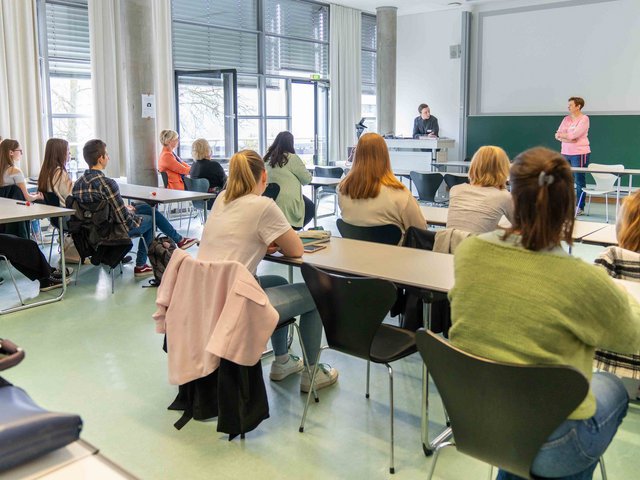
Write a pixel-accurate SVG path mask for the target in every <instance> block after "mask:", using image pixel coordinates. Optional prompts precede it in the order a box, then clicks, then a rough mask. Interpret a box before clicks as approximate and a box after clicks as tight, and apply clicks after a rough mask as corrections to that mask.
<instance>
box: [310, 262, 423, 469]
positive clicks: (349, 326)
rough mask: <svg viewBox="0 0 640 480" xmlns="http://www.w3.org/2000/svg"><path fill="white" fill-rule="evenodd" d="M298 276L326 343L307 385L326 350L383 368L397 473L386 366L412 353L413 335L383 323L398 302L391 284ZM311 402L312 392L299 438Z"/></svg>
mask: <svg viewBox="0 0 640 480" xmlns="http://www.w3.org/2000/svg"><path fill="white" fill-rule="evenodd" d="M301 271H302V277H303V278H304V281H305V282H306V284H307V287H308V288H309V291H310V292H311V296H312V297H313V300H314V302H315V304H316V307H317V308H318V312H319V313H320V319H321V320H322V325H323V326H324V332H325V335H326V338H327V343H328V345H327V346H324V347H322V348H321V349H320V352H318V358H317V359H316V361H315V368H314V371H313V375H312V377H311V384H312V385H313V384H314V382H315V377H316V374H317V372H318V365H319V364H320V357H321V355H322V352H323V351H324V350H326V349H328V348H330V349H332V350H336V351H338V352H341V353H345V354H347V355H352V356H354V357H357V358H361V359H363V360H367V361H371V362H373V363H380V364H383V365H385V366H386V367H387V371H388V373H389V395H390V454H391V460H390V466H389V472H390V473H395V463H394V449H393V369H392V368H391V365H390V364H391V362H395V361H396V360H400V359H402V358H405V357H407V356H409V355H411V354H412V353H415V351H416V345H415V340H414V337H415V333H414V332H410V331H408V330H403V329H401V328H398V327H394V326H392V325H387V324H385V323H382V322H383V320H384V319H385V317H386V315H387V313H389V309H390V308H391V305H393V303H394V302H395V300H396V287H395V286H394V285H393V283H391V282H389V281H386V280H380V279H378V278H361V277H357V278H356V277H346V276H341V275H335V274H331V273H327V272H324V271H322V270H320V269H318V268H316V267H314V266H312V265H309V264H307V263H303V264H302V267H301ZM368 366H369V363H367V367H368ZM369 373H370V369H369V368H367V390H366V395H365V396H366V398H369ZM310 400H311V392H309V394H308V395H307V401H306V403H305V407H304V413H303V414H302V421H301V423H300V429H299V430H300V432H303V431H304V424H305V420H306V418H307V411H308V409H309V401H310Z"/></svg>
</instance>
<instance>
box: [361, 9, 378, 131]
mask: <svg viewBox="0 0 640 480" xmlns="http://www.w3.org/2000/svg"><path fill="white" fill-rule="evenodd" d="M376 42H377V38H376V17H374V16H372V15H366V14H362V117H363V118H364V119H365V125H366V126H367V129H368V131H370V132H375V131H376V130H377V128H378V127H377V124H378V122H377V115H376Z"/></svg>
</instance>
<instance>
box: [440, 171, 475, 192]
mask: <svg viewBox="0 0 640 480" xmlns="http://www.w3.org/2000/svg"><path fill="white" fill-rule="evenodd" d="M444 183H446V184H447V187H449V189H451V188H453V187H455V186H456V185H460V184H461V183H469V176H468V175H454V174H452V173H445V174H444Z"/></svg>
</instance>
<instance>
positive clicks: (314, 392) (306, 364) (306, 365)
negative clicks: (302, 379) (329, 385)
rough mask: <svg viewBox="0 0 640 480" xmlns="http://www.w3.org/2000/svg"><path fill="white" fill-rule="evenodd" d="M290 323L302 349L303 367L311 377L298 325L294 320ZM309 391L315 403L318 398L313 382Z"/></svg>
mask: <svg viewBox="0 0 640 480" xmlns="http://www.w3.org/2000/svg"><path fill="white" fill-rule="evenodd" d="M292 325H293V329H294V330H295V331H296V333H297V334H298V342H299V343H300V349H301V350H302V361H303V362H304V369H305V370H306V371H307V375H309V377H311V369H310V367H311V365H310V363H309V358H308V357H307V350H306V349H305V348H304V343H302V335H300V327H299V326H298V324H297V323H295V322H294V323H293V324H292ZM311 391H312V392H313V398H314V399H315V401H316V403H318V402H319V401H320V399H319V398H318V392H316V387H315V384H314V383H313V382H312V383H311Z"/></svg>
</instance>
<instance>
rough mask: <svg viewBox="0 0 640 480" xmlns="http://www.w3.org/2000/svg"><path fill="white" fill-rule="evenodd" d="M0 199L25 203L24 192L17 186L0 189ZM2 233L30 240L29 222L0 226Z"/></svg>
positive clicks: (6, 186)
mask: <svg viewBox="0 0 640 480" xmlns="http://www.w3.org/2000/svg"><path fill="white" fill-rule="evenodd" d="M0 198H10V199H13V200H17V201H22V202H24V201H25V198H24V195H23V194H22V190H20V188H18V186H17V185H5V186H4V187H0ZM0 233H8V234H11V235H16V236H18V237H21V238H27V239H28V238H30V237H31V236H30V234H29V233H30V227H29V222H28V221H24V222H13V223H5V224H3V225H0Z"/></svg>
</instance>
